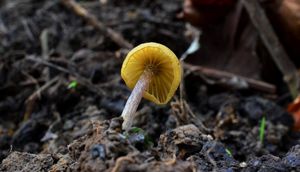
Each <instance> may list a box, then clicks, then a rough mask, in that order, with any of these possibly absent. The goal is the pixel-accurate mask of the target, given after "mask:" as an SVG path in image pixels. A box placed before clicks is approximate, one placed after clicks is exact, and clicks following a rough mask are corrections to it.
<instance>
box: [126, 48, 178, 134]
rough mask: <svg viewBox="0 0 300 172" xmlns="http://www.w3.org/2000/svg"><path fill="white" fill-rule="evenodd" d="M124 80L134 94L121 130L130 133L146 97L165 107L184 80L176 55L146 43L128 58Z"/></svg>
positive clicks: (127, 103) (127, 107)
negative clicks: (142, 100)
mask: <svg viewBox="0 0 300 172" xmlns="http://www.w3.org/2000/svg"><path fill="white" fill-rule="evenodd" d="M121 76H122V78H123V80H124V81H125V83H126V85H127V87H129V88H130V89H133V90H132V93H131V95H130V96H129V98H128V100H127V102H126V105H125V107H124V109H123V112H122V115H121V116H122V117H123V119H124V122H123V125H122V128H123V129H124V130H125V131H128V130H129V129H130V127H131V125H132V122H133V119H134V116H135V112H136V110H137V107H138V105H139V103H140V101H141V99H142V97H144V98H145V99H148V100H150V101H152V102H154V103H156V104H166V103H167V102H168V101H169V100H170V99H171V97H172V96H173V95H174V93H175V91H176V89H177V88H178V85H179V83H180V80H181V66H180V62H179V60H178V58H177V57H176V55H175V54H174V53H173V52H172V51H171V50H170V49H169V48H168V47H166V46H164V45H162V44H159V43H154V42H150V43H143V44H140V45H139V46H137V47H135V48H134V49H132V50H131V51H130V52H129V53H128V54H127V56H126V58H125V60H124V62H123V65H122V69H121Z"/></svg>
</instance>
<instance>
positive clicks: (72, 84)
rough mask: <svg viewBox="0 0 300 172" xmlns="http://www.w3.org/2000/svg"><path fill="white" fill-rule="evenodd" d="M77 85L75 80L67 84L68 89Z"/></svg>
mask: <svg viewBox="0 0 300 172" xmlns="http://www.w3.org/2000/svg"><path fill="white" fill-rule="evenodd" d="M77 85H78V82H77V81H72V82H70V84H69V85H68V89H75V88H76V87H77Z"/></svg>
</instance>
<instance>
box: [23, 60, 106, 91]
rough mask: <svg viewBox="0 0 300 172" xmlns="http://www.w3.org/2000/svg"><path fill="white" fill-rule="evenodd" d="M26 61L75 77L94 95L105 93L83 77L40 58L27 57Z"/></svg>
mask: <svg viewBox="0 0 300 172" xmlns="http://www.w3.org/2000/svg"><path fill="white" fill-rule="evenodd" d="M26 59H28V60H31V61H34V62H37V63H40V64H43V65H45V66H48V67H51V68H54V69H56V70H59V71H61V72H64V73H67V74H69V75H72V76H74V77H76V79H77V81H78V82H79V83H80V84H82V85H85V86H86V87H87V88H88V89H89V90H91V91H92V92H94V93H96V94H98V95H100V96H103V95H105V92H104V91H103V90H102V89H100V88H99V87H97V86H95V85H93V84H92V83H91V82H90V81H89V80H87V79H85V78H84V77H82V76H80V75H79V74H77V73H75V72H71V71H69V70H68V69H66V68H63V67H61V66H58V65H56V64H53V63H51V62H48V61H45V60H44V59H41V58H35V57H33V56H27V57H26Z"/></svg>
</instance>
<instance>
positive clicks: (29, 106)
mask: <svg viewBox="0 0 300 172" xmlns="http://www.w3.org/2000/svg"><path fill="white" fill-rule="evenodd" d="M58 79H59V77H58V76H56V77H54V78H52V79H51V80H50V81H49V82H47V83H45V84H44V85H43V86H42V87H40V88H39V89H38V90H36V91H35V92H34V93H33V94H31V95H30V96H29V97H28V98H27V100H26V101H25V103H26V111H25V114H24V121H26V120H27V119H28V118H29V117H30V114H31V113H32V110H33V107H34V105H35V102H36V99H37V98H38V97H39V96H40V95H41V92H42V91H45V90H46V89H48V88H49V87H50V86H51V85H52V84H53V83H55V82H56V81H58Z"/></svg>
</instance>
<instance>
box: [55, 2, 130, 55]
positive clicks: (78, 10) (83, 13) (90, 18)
mask: <svg viewBox="0 0 300 172" xmlns="http://www.w3.org/2000/svg"><path fill="white" fill-rule="evenodd" d="M61 2H62V4H63V5H64V6H66V7H67V8H69V9H71V10H72V11H73V12H74V13H75V14H77V15H78V16H80V17H81V18H83V19H84V20H86V21H87V23H89V24H90V25H92V26H94V27H95V28H96V29H98V30H99V31H100V32H102V33H104V34H106V35H107V36H108V37H110V38H111V40H112V41H114V42H115V43H116V44H117V45H119V46H120V47H122V48H126V49H131V48H132V47H133V45H132V44H131V43H129V42H128V41H127V40H126V39H125V38H124V37H123V36H122V35H121V34H120V33H118V32H116V31H114V30H113V29H111V28H109V27H107V26H105V25H104V24H103V23H102V22H100V21H99V20H98V19H97V18H96V17H95V16H94V15H92V14H90V13H89V12H88V11H87V10H86V9H85V8H83V7H82V6H81V5H79V4H78V3H77V2H75V1H74V0H61Z"/></svg>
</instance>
